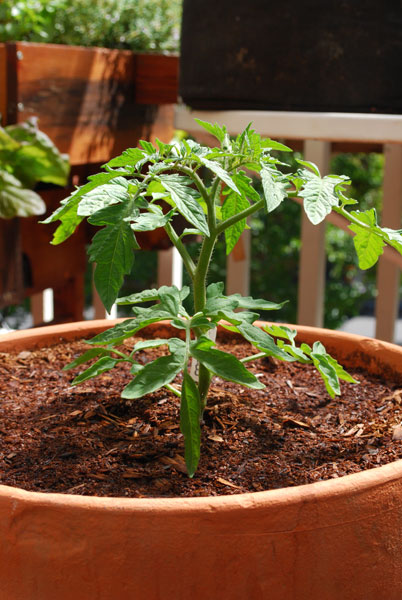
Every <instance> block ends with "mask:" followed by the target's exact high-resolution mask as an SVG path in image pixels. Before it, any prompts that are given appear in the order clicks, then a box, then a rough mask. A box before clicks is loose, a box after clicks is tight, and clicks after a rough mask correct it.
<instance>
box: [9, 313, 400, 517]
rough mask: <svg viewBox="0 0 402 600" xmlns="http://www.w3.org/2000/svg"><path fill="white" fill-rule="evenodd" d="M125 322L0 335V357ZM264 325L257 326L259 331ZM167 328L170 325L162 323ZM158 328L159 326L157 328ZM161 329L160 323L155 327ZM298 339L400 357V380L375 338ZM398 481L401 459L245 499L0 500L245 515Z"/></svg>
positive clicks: (31, 495) (43, 496) (27, 494)
mask: <svg viewBox="0 0 402 600" xmlns="http://www.w3.org/2000/svg"><path fill="white" fill-rule="evenodd" d="M124 320H125V319H110V320H109V319H99V320H93V321H78V322H75V323H64V324H61V325H47V326H44V327H38V328H37V329H27V330H20V331H15V332H11V333H7V334H4V335H2V336H1V337H0V353H3V352H9V351H10V350H13V351H15V350H19V349H25V350H27V349H34V348H37V347H40V346H41V344H42V342H43V341H44V340H46V339H47V338H48V337H49V336H50V337H51V338H53V340H54V342H55V343H58V342H59V341H62V340H71V339H78V338H80V337H83V336H84V335H93V334H95V333H96V332H99V331H101V330H102V329H105V328H107V327H110V326H113V325H114V324H116V323H118V322H121V321H124ZM263 323H266V321H265V322H264V321H258V322H257V323H256V324H258V325H262V324H263ZM164 324H168V322H167V321H166V322H164ZM155 325H158V324H155ZM159 325H160V323H159ZM291 327H294V328H295V329H297V330H298V332H299V333H301V334H302V335H305V336H307V337H310V336H313V337H318V338H320V337H321V338H323V337H326V339H330V340H331V341H336V340H344V341H348V342H350V343H351V344H352V345H353V344H357V345H361V344H362V343H364V344H365V346H367V345H368V348H369V351H370V353H377V352H380V351H381V352H382V353H383V354H385V355H386V358H387V357H388V355H389V354H392V355H395V354H396V356H397V357H399V356H400V360H399V361H396V363H395V364H397V363H398V368H399V370H400V371H401V374H402V347H400V346H397V345H395V344H391V343H389V342H383V341H381V340H376V339H374V338H367V337H364V336H361V335H357V334H350V333H347V332H342V331H332V330H329V329H323V328H318V327H309V326H304V325H302V326H300V325H291ZM401 478H402V459H399V460H396V461H393V462H392V463H389V464H387V465H383V466H381V467H374V468H372V469H368V470H366V471H360V472H359V473H352V474H350V475H344V476H343V477H339V478H335V479H329V480H325V481H317V482H314V483H308V484H304V485H300V486H294V487H285V488H280V489H275V490H265V491H262V492H247V493H243V494H233V495H226V496H225V495H223V496H202V497H190V498H183V497H176V498H164V497H161V498H124V497H110V496H104V497H97V496H77V495H74V494H62V493H47V492H31V491H26V490H22V489H20V488H16V487H12V486H6V485H1V484H0V498H2V497H3V498H4V497H8V498H10V497H11V498H12V499H13V500H15V501H24V502H30V503H32V504H34V505H49V504H52V505H58V506H60V507H61V506H67V505H68V506H70V507H72V508H73V507H75V508H77V509H78V508H81V509H82V508H91V509H98V510H105V509H106V510H115V509H118V510H127V511H129V512H134V511H135V512H137V511H138V512H142V511H149V510H155V511H156V510H158V511H161V510H162V511H166V512H170V513H171V512H177V511H180V512H183V510H184V511H185V512H202V511H211V510H213V511H220V510H227V509H231V510H243V509H244V508H246V507H248V506H254V507H257V506H260V507H261V506H268V505H269V506H277V505H280V504H284V503H285V504H287V505H289V504H297V503H300V502H303V501H308V500H309V499H311V498H312V497H314V498H316V499H318V498H322V499H324V498H326V497H329V496H333V495H336V496H346V495H351V494H352V495H353V494H360V493H361V492H362V491H363V490H366V489H369V488H377V487H381V486H383V485H384V484H386V483H392V481H396V480H398V479H401Z"/></svg>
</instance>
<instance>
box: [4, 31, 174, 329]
mask: <svg viewBox="0 0 402 600" xmlns="http://www.w3.org/2000/svg"><path fill="white" fill-rule="evenodd" d="M178 65H179V59H178V57H177V56H172V55H170V56H165V55H156V54H151V55H147V54H134V53H132V52H130V51H123V50H107V49H104V48H81V47H72V46H62V45H51V44H33V43H27V42H15V43H6V44H0V114H1V115H2V124H12V123H19V122H22V121H24V120H26V119H27V118H29V117H33V116H36V117H38V118H39V127H40V129H41V130H43V131H44V132H45V133H47V135H49V137H50V138H51V139H52V140H53V142H54V143H55V144H56V146H57V147H58V148H59V150H60V151H61V152H66V153H68V154H69V156H70V162H71V164H72V166H73V169H72V181H73V183H74V185H79V184H82V183H84V182H85V180H86V178H87V177H88V175H91V174H92V173H93V172H97V170H98V169H99V164H101V163H104V162H106V161H108V160H109V159H110V158H111V157H113V156H115V155H117V154H119V153H121V152H122V151H123V150H125V149H126V148H128V147H135V146H136V145H137V144H138V141H139V140H140V139H146V140H149V141H154V139H155V137H158V138H160V139H162V140H163V141H166V142H167V141H169V140H170V139H171V137H172V135H173V132H174V126H173V104H174V103H175V102H176V98H177V89H178ZM70 191H71V190H70ZM68 194H69V190H68V189H55V190H49V191H46V192H44V193H43V194H42V195H43V198H44V200H45V202H46V205H47V207H48V212H51V211H53V210H54V209H55V208H56V207H57V206H58V203H59V201H60V200H61V199H63V198H65V197H67V196H68ZM38 220H39V219H38V217H32V218H29V219H15V220H13V221H12V222H10V221H1V222H0V236H1V238H0V308H2V307H4V306H7V305H9V304H18V303H19V302H21V301H22V299H23V298H24V297H25V296H31V295H32V294H35V293H37V292H40V291H42V290H44V289H46V288H47V287H53V289H54V295H55V318H56V320H57V321H68V320H70V321H71V320H79V319H81V318H82V311H83V306H84V284H83V282H84V272H85V266H86V252H85V246H86V244H87V243H88V241H89V240H88V237H89V235H90V233H89V232H88V229H84V227H81V229H80V230H79V232H77V233H76V234H75V235H74V236H73V237H72V238H71V239H70V240H68V241H67V242H66V243H65V244H62V245H61V246H57V247H51V246H50V245H49V244H50V241H51V238H52V233H53V230H54V228H55V227H53V228H52V227H50V226H45V225H41V224H39V223H38ZM163 234H164V232H161V231H157V232H149V233H148V234H147V233H144V234H143V235H142V236H140V237H141V241H140V243H141V244H142V245H143V247H145V248H157V249H159V248H165V247H167V246H168V245H169V241H168V239H167V238H166V236H165V235H163ZM10 240H12V242H13V243H12V244H10ZM23 261H24V262H23ZM23 265H24V266H25V272H24V273H23Z"/></svg>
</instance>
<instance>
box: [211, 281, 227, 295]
mask: <svg viewBox="0 0 402 600" xmlns="http://www.w3.org/2000/svg"><path fill="white" fill-rule="evenodd" d="M224 288H225V285H224V283H223V282H222V281H218V282H217V283H210V284H209V285H208V286H207V298H215V297H216V296H222V295H223V290H224Z"/></svg>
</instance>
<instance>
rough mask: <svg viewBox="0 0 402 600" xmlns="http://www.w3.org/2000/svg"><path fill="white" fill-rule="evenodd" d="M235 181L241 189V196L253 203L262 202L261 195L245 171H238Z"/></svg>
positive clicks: (234, 176) (234, 177)
mask: <svg viewBox="0 0 402 600" xmlns="http://www.w3.org/2000/svg"><path fill="white" fill-rule="evenodd" d="M233 181H234V182H235V184H236V185H237V187H238V188H239V190H240V192H241V195H242V196H243V197H244V198H247V199H249V200H252V201H253V202H259V201H260V195H259V193H258V192H257V190H256V189H254V188H253V180H252V179H251V177H247V175H246V174H245V172H244V171H238V172H237V173H235V174H234V175H233Z"/></svg>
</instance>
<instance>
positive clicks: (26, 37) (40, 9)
mask: <svg viewBox="0 0 402 600" xmlns="http://www.w3.org/2000/svg"><path fill="white" fill-rule="evenodd" d="M180 14H181V0H17V1H15V0H2V1H1V2H0V41H3V42H5V41H13V40H19V41H26V42H46V43H53V44H71V45H79V46H101V47H105V48H120V49H127V50H134V51H137V52H164V51H177V50H178V44H179V27H180Z"/></svg>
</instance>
